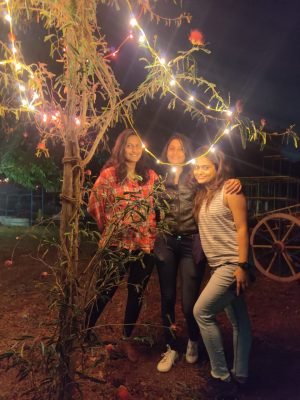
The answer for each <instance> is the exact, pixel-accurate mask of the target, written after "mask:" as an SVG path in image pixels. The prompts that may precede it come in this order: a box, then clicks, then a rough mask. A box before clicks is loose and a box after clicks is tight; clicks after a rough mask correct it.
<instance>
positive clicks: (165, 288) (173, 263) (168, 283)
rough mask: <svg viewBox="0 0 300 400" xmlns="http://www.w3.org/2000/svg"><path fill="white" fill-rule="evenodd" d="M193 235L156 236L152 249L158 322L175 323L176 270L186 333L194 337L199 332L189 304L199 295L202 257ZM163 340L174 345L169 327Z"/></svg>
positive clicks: (203, 259)
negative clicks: (179, 283)
mask: <svg viewBox="0 0 300 400" xmlns="http://www.w3.org/2000/svg"><path fill="white" fill-rule="evenodd" d="M197 240H198V237H197V236H196V235H187V236H175V235H164V237H162V236H159V237H158V238H157V239H156V242H155V248H154V253H155V256H156V265H157V271H158V276H159V283H160V292H161V314H162V322H163V325H164V326H166V327H170V326H171V325H172V324H173V323H175V304H176V281H177V272H178V270H179V274H180V280H181V299H182V310H183V313H184V316H185V320H186V324H187V330H188V336H189V339H190V340H193V341H196V340H198V338H199V335H200V332H199V327H198V324H197V322H196V321H195V318H194V315H193V307H194V304H195V303H196V300H197V299H198V297H199V291H200V285H201V281H202V278H203V275H204V271H205V265H206V260H205V258H204V255H203V253H202V255H201V251H200V250H199V249H198V251H197V249H196V254H195V251H194V250H195V245H197V243H196V242H197ZM165 336H166V342H167V343H168V344H170V346H171V347H172V348H173V347H176V338H174V336H173V335H172V334H171V332H170V329H169V328H166V330H165Z"/></svg>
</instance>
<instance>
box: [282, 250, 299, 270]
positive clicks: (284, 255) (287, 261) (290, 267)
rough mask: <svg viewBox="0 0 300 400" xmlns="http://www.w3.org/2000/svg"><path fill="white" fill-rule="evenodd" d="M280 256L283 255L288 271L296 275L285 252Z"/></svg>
mask: <svg viewBox="0 0 300 400" xmlns="http://www.w3.org/2000/svg"><path fill="white" fill-rule="evenodd" d="M282 255H283V258H284V259H285V261H286V263H287V265H288V266H289V269H290V270H291V273H292V275H296V273H295V270H294V268H293V264H292V262H291V260H290V257H289V255H288V254H286V252H285V251H284V252H283V253H282Z"/></svg>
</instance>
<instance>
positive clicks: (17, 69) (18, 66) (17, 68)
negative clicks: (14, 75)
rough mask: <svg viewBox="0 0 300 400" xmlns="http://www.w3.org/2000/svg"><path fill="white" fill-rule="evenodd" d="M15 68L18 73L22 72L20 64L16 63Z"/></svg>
mask: <svg viewBox="0 0 300 400" xmlns="http://www.w3.org/2000/svg"><path fill="white" fill-rule="evenodd" d="M15 68H16V71H20V69H21V64H20V63H15Z"/></svg>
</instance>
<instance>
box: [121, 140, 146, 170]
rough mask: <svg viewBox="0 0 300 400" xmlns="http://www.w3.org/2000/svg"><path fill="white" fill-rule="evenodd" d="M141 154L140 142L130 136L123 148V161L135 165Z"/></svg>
mask: <svg viewBox="0 0 300 400" xmlns="http://www.w3.org/2000/svg"><path fill="white" fill-rule="evenodd" d="M142 154H143V147H142V142H141V141H140V139H139V138H138V137H137V136H136V135H131V136H129V137H128V139H127V141H126V145H125V148H124V156H125V160H126V161H127V162H130V163H137V162H138V161H139V160H140V158H141V157H142Z"/></svg>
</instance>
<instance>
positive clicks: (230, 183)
mask: <svg viewBox="0 0 300 400" xmlns="http://www.w3.org/2000/svg"><path fill="white" fill-rule="evenodd" d="M224 190H225V193H226V194H238V193H240V192H241V190H242V184H241V181H240V180H239V179H228V180H227V181H226V182H225V186H224Z"/></svg>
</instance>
